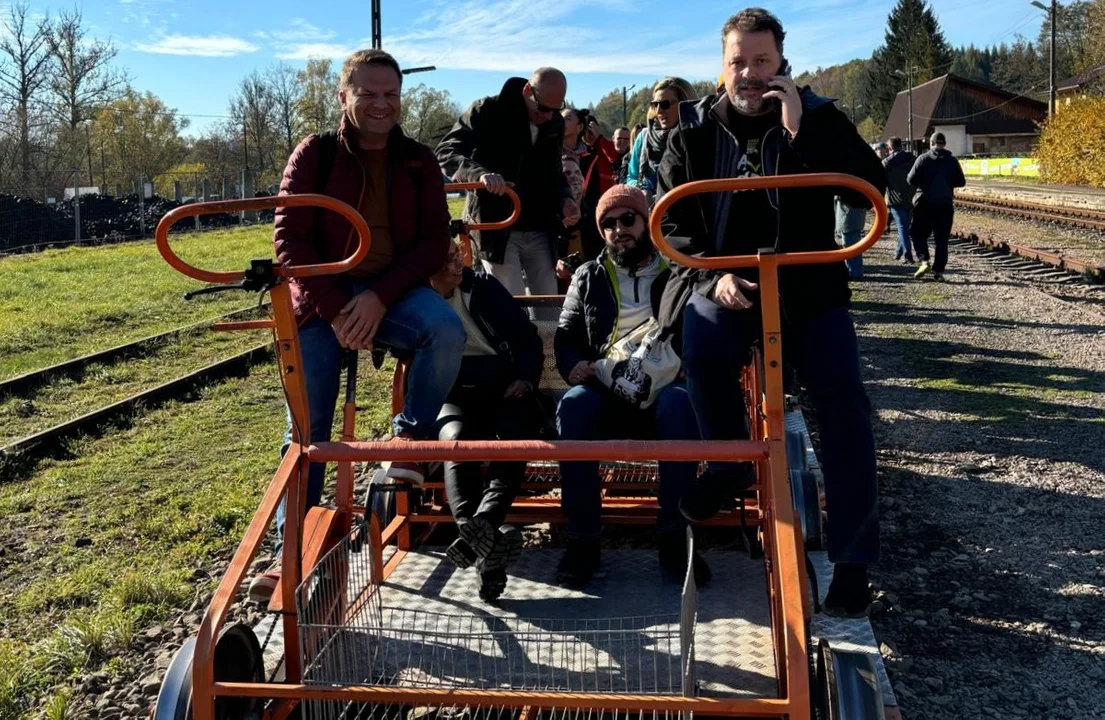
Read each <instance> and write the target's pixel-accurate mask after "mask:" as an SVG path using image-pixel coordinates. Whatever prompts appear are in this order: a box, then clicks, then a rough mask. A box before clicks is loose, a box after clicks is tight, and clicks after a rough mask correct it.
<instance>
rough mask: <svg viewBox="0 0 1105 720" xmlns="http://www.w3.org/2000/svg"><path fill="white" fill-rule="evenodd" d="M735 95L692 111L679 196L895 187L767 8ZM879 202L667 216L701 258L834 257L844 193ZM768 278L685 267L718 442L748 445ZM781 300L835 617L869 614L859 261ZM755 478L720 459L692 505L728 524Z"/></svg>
mask: <svg viewBox="0 0 1105 720" xmlns="http://www.w3.org/2000/svg"><path fill="white" fill-rule="evenodd" d="M721 35H722V46H723V65H722V67H723V70H724V73H725V89H724V92H721V93H720V94H718V95H716V96H710V97H706V98H703V99H702V100H700V101H699V102H697V103H683V104H682V105H680V106H679V109H680V118H679V124H678V125H677V126H676V127H675V129H673V130H672V134H671V137H670V138H669V139H668V149H667V151H666V152H665V153H664V157H663V160H662V161H661V163H660V173H659V189H660V193H661V194H662V193H666V192H668V191H669V190H671V189H672V188H675V187H677V186H679V185H682V184H684V183H686V182H689V181H692V180H708V179H713V178H736V177H756V176H764V177H768V176H773V175H791V174H798V173H817V172H838V173H845V174H848V175H855V176H856V177H859V178H862V179H864V180H866V181H867V182H869V183H871V184H872V185H873V186H875V188H876V189H877V190H879V192H882V191H883V190H884V189H885V187H886V174H885V173H884V172H883V168H882V164H881V163H880V162H879V159H878V156H876V155H875V151H874V150H872V149H871V146H870V145H868V144H867V143H866V142H864V140H863V138H861V137H860V136H859V133H857V132H856V129H855V127H854V126H853V125H852V123H851V122H849V121H848V118H847V117H846V116H845V115H844V113H842V112H841V111H840V110H838V109H837V108H836V107H834V106H833V103H832V101H831V100H828V99H825V98H821V97H817V96H816V95H814V94H813V93H812V92H811V91H810V90H809V89H808V88H804V89H799V88H798V87H797V86H796V85H795V83H794V81H793V80H792V79H791V78H790V76H789V75H788V74H787V72H786V70H787V68H788V64H787V62H786V60H785V58H784V57H783V55H782V52H783V39H784V37H785V33H784V31H783V27H782V25H781V24H780V23H779V20H778V19H777V18H776V17H775V16H774V15H772V14H771V13H769V12H767V11H766V10H763V9H761V8H749V9H747V10H742V11H741V12H739V13H737V14H736V15H734V16H733V17H732V18H730V19H729V20H728V22H726V23H725V26H724V27H723V28H722V33H721ZM838 194H839V195H840V196H841V198H842V199H843V200H844V202H846V203H847V204H848V205H849V206H851V207H854V208H869V207H870V206H871V203H870V202H869V201H868V200H867V199H866V198H865V197H864V196H863V195H860V194H858V193H855V192H851V191H846V190H843V189H841V190H837V189H835V188H831V187H824V188H800V189H789V190H752V191H745V192H739V193H717V194H716V195H713V196H711V195H698V196H697V197H696V198H694V199H687V200H684V201H683V202H680V203H676V204H675V205H673V206H672V208H671V210H669V212H668V214H667V217H666V218H665V219H664V223H665V234H667V235H668V238H669V240H670V242H671V244H672V246H673V247H675V248H676V249H677V250H681V251H682V252H684V253H687V254H692V255H700V256H709V255H713V256H721V255H754V254H756V252H757V250H758V249H759V248H763V247H774V248H775V249H777V250H779V251H781V252H801V251H816V250H834V249H836V248H837V245H836V241H835V239H834V237H833V229H834V226H835V218H834V211H833V197H834V196H835V195H838ZM757 278H758V276H757V274H756V272H755V271H754V270H752V271H748V270H741V271H731V272H730V271H724V270H707V271H703V270H695V269H691V268H687V267H676V266H674V265H673V267H672V278H671V280H670V281H669V282H668V284H667V287H666V288H665V289H664V296H663V298H662V302H661V311H660V316H661V326H662V327H672V328H675V327H678V324H679V323H681V324H682V331H681V334H680V332H679V331H676V333H675V337H676V338H679V337H681V338H682V342H683V354H682V358H683V368H684V370H685V371H686V373H687V389H688V391H689V392H690V396H691V402H692V404H693V406H694V412H695V415H696V417H697V418H698V425H699V428H700V430H701V431H702V435H703V438H704V439H706V440H735V439H746V438H748V427H747V426H746V423H745V418H746V416H747V415H746V412H745V409H744V396H743V393H742V392H741V386H740V372H739V369H740V368H741V366H743V365H744V364H745V363H747V362H748V356H749V349H750V348H751V346H752V344H753V343H755V342H757V341H758V340H759V338H760V310H759V308H758V303H759V299H758V296H757V290H758V289H759V287H758V285H757ZM779 282H780V288H781V290H780V293H781V295H782V304H783V311H784V317H785V318H786V325H785V327H784V334H785V337H784V340H785V347H786V348H787V357H788V359H789V361H790V362H792V363H793V364H794V365H795V367H796V369H797V370H798V373H799V376H800V378H801V379H802V381H803V383H804V385H805V387H806V389H807V391H808V394H809V398H810V400H811V402H812V404H813V409H814V411H815V413H816V415H817V419H818V425H819V427H820V428H821V447H822V467H823V468H824V474H825V491H826V495H827V497H826V501H827V505H828V512H829V518H830V521H829V537H828V540H829V543H828V544H829V559H830V560H832V561H833V562H834V563H835V568H834V572H833V580H832V584H831V585H830V586H829V594H828V599H827V600H826V602H825V608H826V610H827V611H829V612H832V613H835V614H837V615H849V616H851V615H860V614H863V613H865V612H866V610H867V606H868V605H869V603H870V590H869V589H868V584H867V566H868V565H870V564H872V563H874V562H876V560H877V559H878V554H879V530H878V506H877V502H876V501H877V487H878V486H877V484H876V481H875V438H874V433H873V431H872V427H871V404H870V402H869V401H868V399H867V394H866V392H865V391H864V388H863V380H862V373H861V364H860V358H859V347H858V344H857V341H856V332H855V326H854V325H853V323H852V318H851V316H850V315H849V313H848V303H849V298H850V293H849V290H848V271H847V269H846V268H845V266H844V263H834V264H832V265H811V266H805V267H788V268H783V269H782V270H781V271H780V273H779ZM754 481H755V475H754V470H753V468H752V464H751V463H710V465H709V469H708V470H707V471H706V472H705V473H703V475H702V476H700V477H699V478H698V479H697V480H696V482H695V483H694V484H693V486H692V488H691V489H690V491H688V493H687V494H686V495H685V496H684V497H683V501H682V502H681V504H680V509H681V510H682V512H683V514H684V515H685V516H687V517H688V518H689V519H691V520H705V519H707V518H710V517H712V516H713V515H715V514H717V512H718V511H719V510H720V509H721V508H722V507H723V506H724V504H725V502H726V500H727V499H730V498H732V497H734V496H735V495H736V494H737V493H740V492H744V491H746V490H747V489H748V488H749V486H751V485H752V483H753V482H754Z"/></svg>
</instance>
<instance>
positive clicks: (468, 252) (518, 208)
mask: <svg viewBox="0 0 1105 720" xmlns="http://www.w3.org/2000/svg"><path fill="white" fill-rule="evenodd" d="M483 189H484V187H483V183H479V182H467V183H445V192H447V193H450V192H460V191H462V190H463V191H465V192H475V191H477V190H483ZM503 194H504V195H506V196H507V197H508V198H510V201H511V202H512V203H514V210H513V211H512V212H511V213H510V217H508V218H506V219H505V220H499V221H497V222H485V223H466V222H464V221H463V220H454V221H453V222H454V223H457V226H455V227H456V236H457V240H458V241H459V242H460V251H461V254H462V255H463V256H464V265H465V267H472V263H473V262H475V259H476V258H475V253H474V252H473V250H472V238H471V233H472V231H473V230H506V229H507V228H508V227H510V226H511V225H513V224H514V223H516V222H518V217H519V216H520V215H521V214H522V201H521V200H520V199H518V193H516V192H514V188H512V187H509V186H508V187H507V188H506V190H505V191H504V193H503Z"/></svg>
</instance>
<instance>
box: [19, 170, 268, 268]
mask: <svg viewBox="0 0 1105 720" xmlns="http://www.w3.org/2000/svg"><path fill="white" fill-rule="evenodd" d="M93 179H94V181H95V184H92V183H90V181H89V176H88V174H87V173H82V172H81V171H79V170H71V171H66V172H52V173H48V174H47V173H41V174H39V175H36V176H35V177H33V178H32V179H31V182H29V183H24V184H23V187H24V188H30V189H25V190H23V191H22V192H21V193H20V194H8V193H3V192H0V253H16V252H34V251H37V250H42V249H45V248H51V247H65V246H68V245H99V244H105V243H115V242H124V241H128V240H137V239H142V238H149V237H152V236H153V233H154V229H155V228H156V227H157V223H158V221H160V220H161V218H162V217H163V216H164V215H165V213H167V212H169V211H170V210H173V209H174V208H177V207H180V206H181V205H186V204H189V203H194V202H206V201H211V200H223V199H236V198H242V197H262V196H267V195H273V194H275V193H276V192H277V190H278V189H279V188H277V187H275V186H268V185H266V186H263V187H258V186H257V184H256V182H255V180H256V174H255V173H250V172H247V171H242V172H240V173H237V174H235V175H213V174H206V173H203V174H201V173H192V172H186V173H165V174H162V175H158V176H156V177H154V178H149V177H145V176H143V175H142V174H141V173H126V174H111V173H104V174H99V175H96V176H94V178H93ZM272 216H273V214H272V211H271V210H270V211H260V212H240V213H221V214H217V215H204V216H202V217H197V218H193V219H189V220H185V221H182V222H180V223H177V225H176V226H174V228H173V232H188V231H196V230H209V229H215V228H225V227H232V226H237V225H251V224H255V223H270V222H272Z"/></svg>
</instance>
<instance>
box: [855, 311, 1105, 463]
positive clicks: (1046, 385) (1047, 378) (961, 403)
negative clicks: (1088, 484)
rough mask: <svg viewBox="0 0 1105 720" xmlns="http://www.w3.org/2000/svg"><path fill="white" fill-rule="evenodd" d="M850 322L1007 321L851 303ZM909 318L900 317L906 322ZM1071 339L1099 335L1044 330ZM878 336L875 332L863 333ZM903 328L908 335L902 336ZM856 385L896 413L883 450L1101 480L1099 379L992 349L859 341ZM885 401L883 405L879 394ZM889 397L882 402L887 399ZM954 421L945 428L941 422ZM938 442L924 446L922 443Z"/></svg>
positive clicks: (1087, 329)
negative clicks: (1014, 462) (1066, 467)
mask: <svg viewBox="0 0 1105 720" xmlns="http://www.w3.org/2000/svg"><path fill="white" fill-rule="evenodd" d="M856 311H857V312H856V318H857V320H858V321H859V322H861V323H863V324H865V325H868V326H873V325H874V324H876V323H892V322H896V323H897V328H896V330H901V329H902V328H901V326H902V325H904V324H908V323H910V322H911V320H913V321H915V322H916V323H917V324H918V325H923V324H924V323H926V322H933V323H935V322H937V319H939V321H940V322H942V323H960V324H963V325H970V324H972V323H977V324H979V325H986V326H990V327H995V328H999V329H1010V330H1012V329H1014V328H1015V327H1017V325H1018V324H1017V323H1014V322H1010V323H1009V325H1006V324H1005V321H1004V320H993V319H988V318H974V317H971V316H962V317H960V318H957V317H956V316H954V315H947V314H944V315H940V316H939V318H937V317H936V316H933V317H928V316H927V315H926V314H925V313H924V312H917V311H915V310H912V309H907V308H904V307H901V306H895V305H881V304H873V303H857V308H856ZM910 314H913V315H916V318H915V319H913V318H907V315H910ZM1047 327H1052V328H1055V329H1062V330H1066V331H1067V332H1070V333H1072V334H1075V335H1078V334H1085V333H1099V332H1101V328H1098V327H1094V326H1083V325H1048V326H1047ZM871 329H873V330H878V328H877V327H872V328H871ZM905 330H908V328H905ZM860 351H861V354H862V356H863V358H864V360H865V363H866V365H867V367H866V368H865V370H864V376H865V379H866V380H867V381H868V382H869V383H871V382H872V381H873V384H872V386H871V388H870V392H871V394H872V396H873V399H874V400H875V404H876V406H880V407H883V408H885V409H886V410H892V411H895V412H897V413H899V414H900V415H899V416H898V417H896V418H895V419H894V421H893V428H892V432H890V433H888V435H889V437H887V438H883V440H886V441H887V442H884V443H883V447H891V448H892V447H900V448H901V449H904V450H909V451H913V452H920V453H924V452H932V451H946V452H970V451H977V452H985V453H992V454H995V455H997V456H999V457H1001V456H1015V457H1030V458H1038V459H1041V460H1065V461H1070V462H1076V463H1081V464H1083V465H1085V466H1086V467H1088V468H1092V469H1094V470H1097V471H1099V472H1105V452H1102V451H1101V437H1102V436H1105V412H1102V410H1100V409H1099V408H1098V407H1094V406H1092V403H1093V401H1094V400H1095V399H1096V398H1099V397H1101V396H1103V395H1105V373H1102V372H1098V371H1094V370H1087V369H1085V368H1081V367H1068V366H1061V365H1056V364H1051V363H1053V361H1052V360H1051V359H1050V358H1049V357H1047V356H1045V355H1043V354H1040V353H1038V352H1035V351H1027V350H1009V349H1004V350H998V349H992V348H986V347H981V346H978V345H973V344H970V343H968V342H944V341H940V340H928V339H924V338H923V337H881V336H873V335H870V334H866V333H865V334H863V335H862V336H861V338H860ZM883 394H886V395H887V396H888V398H887V402H881V401H880V400H879V399H878V396H879V395H883ZM889 396H892V398H891V397H889ZM948 414H954V415H955V416H956V417H955V418H954V420H952V419H949V418H948V417H947V415H948ZM934 442H935V443H938V447H933V445H932V443H934Z"/></svg>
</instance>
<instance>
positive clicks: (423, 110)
mask: <svg viewBox="0 0 1105 720" xmlns="http://www.w3.org/2000/svg"><path fill="white" fill-rule="evenodd" d="M459 115H460V106H459V105H457V103H456V102H454V101H453V97H452V95H450V94H449V91H448V90H438V89H436V88H432V87H427V86H426V85H424V84H419V85H415V86H414V87H412V88H407V89H406V90H404V91H403V113H402V115H401V116H400V121H399V122H400V124H401V125H402V126H403V132H405V133H406V134H407V135H408V136H409V137H412V138H414V139H415V140H417V141H418V142H421V143H426V144H428V145H436V144H437V141H438V140H440V138H441V136H442V135H444V134H445V132H446V131H447V130H448V129H449V128H450V127H451V126H452V125H453V123H455V122H456V120H457V116H459Z"/></svg>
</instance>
